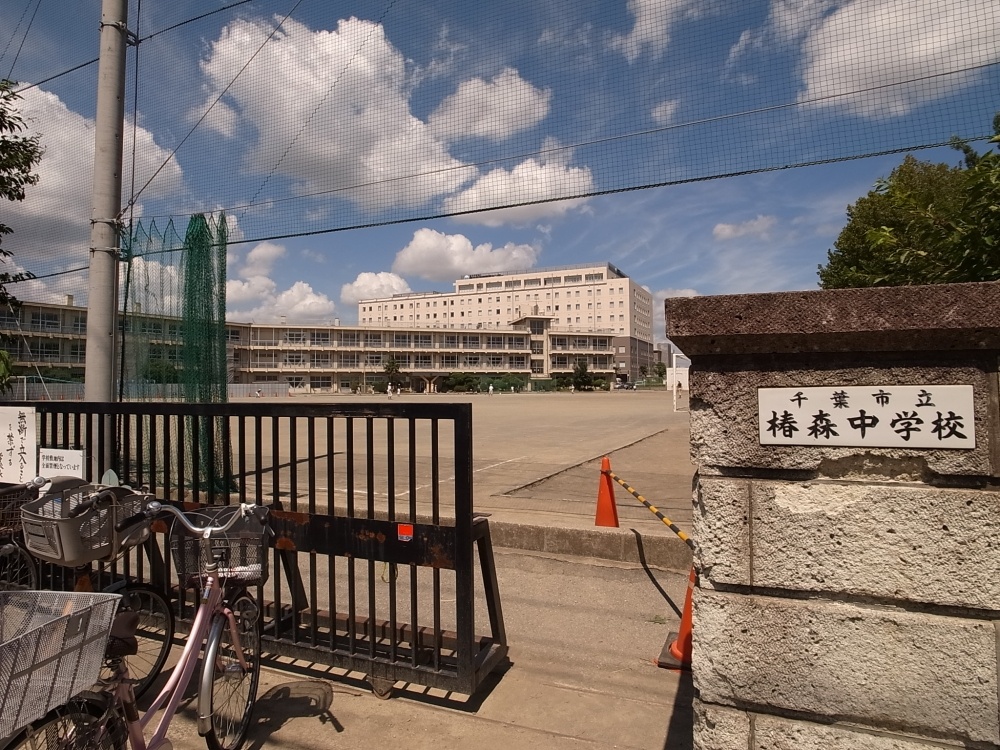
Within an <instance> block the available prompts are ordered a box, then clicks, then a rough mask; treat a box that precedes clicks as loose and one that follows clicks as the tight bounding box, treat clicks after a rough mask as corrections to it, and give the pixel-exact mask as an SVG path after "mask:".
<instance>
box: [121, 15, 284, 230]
mask: <svg viewBox="0 0 1000 750" xmlns="http://www.w3.org/2000/svg"><path fill="white" fill-rule="evenodd" d="M301 4H302V0H296V2H295V5H293V6H292V9H291V10H290V11H288V13H286V14H285V17H284V18H282V19H281V20H280V21H279V22H278V23H277V24H276V25H275V26H274V28H273V29H271V33H270V34H268V35H267V38H266V39H265V40H264V41H263V42H261V44H260V46H259V47H258V48H257V49H256V50H255V51H254V53H253V54H252V55H250V58H249V59H248V60H247V61H246V62H245V63H244V64H243V67H242V68H240V69H239V71H238V72H237V73H236V75H235V76H233V79H232V80H231V81H230V82H229V83H228V84H226V87H225V88H224V89H223V90H222V91H221V92H219V95H218V96H217V97H215V101H213V102H212V103H211V104H210V105H208V109H206V110H205V112H204V113H203V114H202V116H201V117H199V118H198V121H197V122H196V123H195V124H194V125H192V126H191V129H190V130H189V131H188V132H187V134H186V135H185V136H184V137H183V138H181V140H180V143H178V144H177V145H176V146H174V149H173V150H172V151H171V152H170V153H169V154H167V158H166V159H164V160H163V163H162V164H160V166H158V167H157V168H156V171H155V172H153V174H152V176H151V177H150V178H149V179H148V180H146V184H145V185H143V186H142V187H141V188H139V192H137V193H135V194H133V195H132V196H131V197H130V198H129V200H128V204H127V206H126V208H128V209H129V210H131V209H132V206H133V205H134V204H135V201H136V199H137V198H138V197H139V196H140V195H142V192H143V191H144V190H145V189H146V188H148V187H149V186H150V184H151V183H152V182H153V180H155V179H156V176H157V175H158V174H160V172H162V171H163V168H164V167H165V166H167V164H169V163H170V162H171V161H172V160H173V158H174V156H175V155H176V154H177V151H178V149H180V147H181V146H183V145H184V143H185V142H186V141H187V139H188V138H190V137H191V135H192V134H193V133H194V131H195V130H197V129H198V126H199V125H201V123H202V122H204V120H205V118H206V117H208V113H209V112H211V111H212V108H213V107H215V105H216V104H218V103H219V101H221V99H222V97H224V96H225V95H226V92H228V91H229V89H230V88H232V86H233V84H234V83H236V80H237V79H238V78H239V77H240V76H241V75H242V74H243V71H245V70H246V69H247V67H249V65H250V63H252V62H253V61H254V59H255V58H256V57H257V55H258V54H260V51H261V50H262V49H264V45H266V44H267V43H268V42H269V41H271V39H272V38H273V37H274V35H275V34H277V33H278V30H279V29H280V28H281V27H282V25H283V24H284V23H285V21H287V20H288V18H289V16H291V15H292V13H294V12H295V10H296V8H298V7H299V6H300V5H301ZM123 210H124V209H123Z"/></svg>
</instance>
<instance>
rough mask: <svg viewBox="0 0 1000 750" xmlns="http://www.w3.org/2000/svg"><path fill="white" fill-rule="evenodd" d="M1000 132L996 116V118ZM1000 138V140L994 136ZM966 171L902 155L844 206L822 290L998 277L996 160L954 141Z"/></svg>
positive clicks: (822, 270) (999, 166) (999, 174)
mask: <svg viewBox="0 0 1000 750" xmlns="http://www.w3.org/2000/svg"><path fill="white" fill-rule="evenodd" d="M993 125H994V129H995V130H996V131H997V132H998V133H1000V116H998V117H996V118H994V121H993ZM998 141H1000V136H998V137H994V138H993V139H992V142H993V143H997V142H998ZM952 145H953V146H954V147H955V148H957V149H959V150H960V151H962V152H963V154H964V155H965V159H964V163H965V166H964V167H952V166H949V165H947V164H932V163H930V162H923V161H919V160H917V159H915V158H913V157H912V156H907V157H906V158H905V159H904V160H903V163H902V164H900V165H899V166H898V167H896V169H894V170H893V171H892V173H891V174H890V175H889V177H888V178H887V179H884V180H880V181H879V182H878V183H877V184H876V186H875V189H874V190H872V191H871V192H869V193H868V195H866V196H864V197H862V198H860V199H859V200H858V201H857V202H856V203H855V204H853V205H851V206H848V209H847V216H848V222H847V225H846V226H845V227H844V229H843V230H842V231H841V233H840V235H839V236H838V237H837V241H836V242H835V243H834V248H835V249H833V250H830V251H829V252H828V253H827V264H826V265H825V266H820V267H819V277H820V286H822V287H823V288H824V289H836V288H847V287H865V286H901V285H908V284H943V283H956V282H963V281H993V280H996V279H1000V249H998V248H1000V156H998V155H997V153H996V152H988V153H985V154H978V153H976V152H975V151H974V150H973V149H972V148H971V147H970V146H969V145H968V144H967V143H965V142H962V141H959V140H957V139H953V141H952Z"/></svg>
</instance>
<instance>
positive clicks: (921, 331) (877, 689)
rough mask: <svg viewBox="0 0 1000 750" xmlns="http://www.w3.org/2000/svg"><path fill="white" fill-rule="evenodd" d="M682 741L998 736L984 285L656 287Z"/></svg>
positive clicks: (758, 743) (885, 744)
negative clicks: (683, 514) (678, 542)
mask: <svg viewBox="0 0 1000 750" xmlns="http://www.w3.org/2000/svg"><path fill="white" fill-rule="evenodd" d="M666 315H667V336H668V337H669V338H670V339H671V341H673V343H675V344H676V345H678V346H679V347H680V349H681V350H682V351H683V352H684V353H685V354H687V355H688V356H690V357H691V360H692V367H691V376H690V389H691V390H690V397H691V451H692V456H693V458H694V460H695V461H696V463H697V466H698V481H697V484H696V492H695V499H694V503H695V523H694V536H695V539H696V540H697V541H698V543H699V544H700V546H701V551H700V554H699V555H698V556H697V558H696V565H697V567H698V570H699V573H700V575H699V583H698V588H697V589H696V591H695V607H694V656H693V662H694V666H693V675H694V683H695V687H696V688H697V691H698V696H699V697H698V699H697V700H696V703H695V747H696V748H699V750H765V748H766V749H767V750H812V749H813V748H815V749H817V750H818V749H819V748H823V749H824V750H830V749H831V748H832V749H834V750H857V749H861V750H867V749H869V748H870V749H871V750H927V748H928V746H929V744H928V743H930V746H933V747H946V748H947V747H955V748H968V747H976V748H979V747H985V748H996V747H1000V707H998V692H997V691H998V679H997V674H998V660H997V652H998V645H997V644H998V640H1000V638H998V622H1000V416H998V410H1000V407H998V402H1000V396H998V393H1000V383H998V374H997V373H998V359H1000V283H984V284H955V285H941V286H928V287H903V288H883V289H858V290H835V291H814V292H789V293H780V294H755V295H738V296H723V297H694V298H686V299H682V298H677V299H668V300H667V301H666Z"/></svg>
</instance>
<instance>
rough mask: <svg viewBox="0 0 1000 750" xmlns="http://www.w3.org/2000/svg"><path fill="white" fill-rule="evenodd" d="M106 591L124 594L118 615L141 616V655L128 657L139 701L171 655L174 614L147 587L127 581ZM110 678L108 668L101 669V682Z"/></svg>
mask: <svg viewBox="0 0 1000 750" xmlns="http://www.w3.org/2000/svg"><path fill="white" fill-rule="evenodd" d="M105 591H107V592H108V593H112V594H121V596H122V598H121V601H120V602H119V604H118V611H119V612H121V611H125V610H136V611H138V612H139V627H138V629H137V630H136V633H135V639H136V641H137V642H138V644H139V650H138V653H136V654H134V655H132V656H126V657H125V664H126V666H127V667H128V672H129V677H130V678H131V679H133V680H135V682H134V684H133V686H132V689H133V691H134V692H135V697H136V698H139V697H141V696H142V694H143V693H145V692H146V691H147V690H149V688H150V687H151V686H152V685H153V683H154V682H155V681H156V678H157V677H159V676H160V672H161V671H162V670H163V665H164V664H165V663H166V661H167V657H168V656H169V655H170V647H171V645H172V644H173V640H174V610H173V607H172V606H171V604H170V601H169V600H168V599H167V597H166V596H165V595H164V594H163V592H162V591H159V590H158V589H156V588H154V587H153V586H150V585H149V584H146V583H139V582H137V581H128V582H126V583H124V584H122V583H118V584H115V585H112V586H109V587H108V588H107V589H105ZM110 676H111V671H110V670H109V669H108V668H107V667H105V668H104V669H102V671H101V677H102V678H104V679H107V678H108V677H110Z"/></svg>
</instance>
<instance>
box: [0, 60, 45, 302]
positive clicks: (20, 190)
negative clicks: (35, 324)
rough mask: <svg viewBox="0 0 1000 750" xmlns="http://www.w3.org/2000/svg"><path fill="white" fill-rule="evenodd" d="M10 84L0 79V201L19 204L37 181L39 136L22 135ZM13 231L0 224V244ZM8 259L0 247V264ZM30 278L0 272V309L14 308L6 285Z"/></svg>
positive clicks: (23, 126) (29, 276)
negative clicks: (0, 199) (9, 306)
mask: <svg viewBox="0 0 1000 750" xmlns="http://www.w3.org/2000/svg"><path fill="white" fill-rule="evenodd" d="M13 88H14V83H13V82H12V81H9V80H7V79H6V78H4V79H0V198H3V199H5V200H8V201H23V200H24V189H25V188H26V187H27V186H28V185H34V184H35V183H37V182H38V175H37V174H36V173H35V171H34V170H35V166H36V165H37V164H38V161H39V159H41V158H42V146H41V136H39V135H37V134H36V135H30V136H29V135H24V134H23V133H24V130H25V124H24V120H23V119H22V118H21V116H20V114H19V113H18V112H17V111H16V110H15V109H14V104H15V102H16V101H17V100H18V99H20V97H19V96H18V95H17V94H15V93H14V90H13ZM13 231H14V230H13V228H11V227H9V226H7V225H6V224H4V223H3V222H2V221H0V243H2V242H3V238H4V235H7V234H10V233H12V232H13ZM9 257H11V254H10V252H9V251H7V250H4V249H3V248H0V262H6V260H7V258H9ZM32 278H34V274H32V273H27V272H25V273H8V272H6V271H5V272H2V273H0V307H2V308H3V309H6V308H7V307H8V305H12V304H13V305H16V304H17V300H16V299H15V298H14V296H13V295H11V294H10V292H8V291H7V284H11V283H14V282H17V281H24V280H25V279H32Z"/></svg>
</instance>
